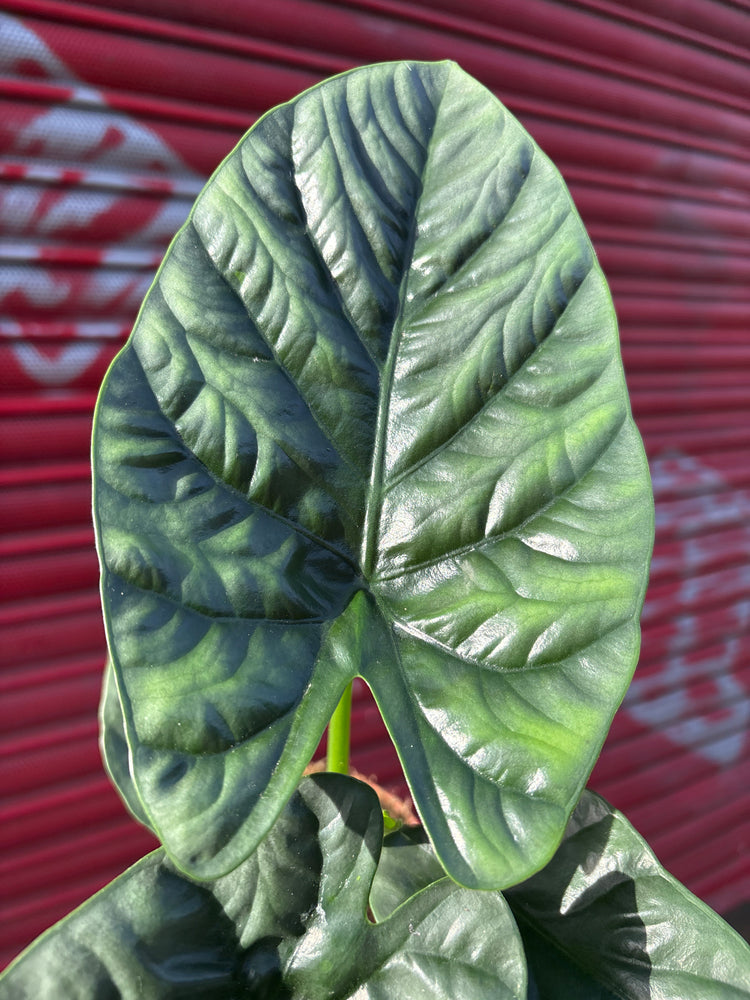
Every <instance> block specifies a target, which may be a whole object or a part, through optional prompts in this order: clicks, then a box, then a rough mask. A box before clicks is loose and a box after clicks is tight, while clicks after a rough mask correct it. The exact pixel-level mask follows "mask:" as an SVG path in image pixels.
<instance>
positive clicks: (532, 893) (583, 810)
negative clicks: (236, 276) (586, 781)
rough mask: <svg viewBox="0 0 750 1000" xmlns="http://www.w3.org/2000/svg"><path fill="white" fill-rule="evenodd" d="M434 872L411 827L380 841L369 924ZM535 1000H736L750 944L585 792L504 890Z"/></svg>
mask: <svg viewBox="0 0 750 1000" xmlns="http://www.w3.org/2000/svg"><path fill="white" fill-rule="evenodd" d="M442 875H443V872H442V869H441V866H440V863H439V862H438V860H437V857H436V856H435V853H434V851H433V849H432V847H431V845H430V843H429V841H428V840H427V839H426V837H425V836H424V833H423V832H422V831H421V830H419V829H404V830H399V831H398V832H396V833H393V834H389V835H388V836H387V837H386V838H385V841H384V846H383V853H382V856H381V859H380V863H379V865H378V869H377V872H376V874H375V878H374V880H373V883H372V889H371V895H370V905H371V906H372V910H373V913H374V914H375V917H376V918H377V919H378V920H384V919H386V918H387V917H389V916H390V914H391V913H393V912H394V911H395V910H396V909H397V908H398V907H399V906H401V905H402V904H404V903H405V902H406V901H407V900H408V899H409V898H410V897H411V896H412V895H414V893H416V892H419V891H420V890H423V889H425V888H426V887H427V886H429V885H432V884H434V883H436V882H437V881H438V880H439V879H440V878H441V877H442ZM505 897H506V899H507V901H508V903H509V904H510V907H511V909H512V910H513V913H514V915H515V916H516V918H517V920H518V922H519V926H520V929H521V935H522V937H523V941H524V946H525V949H526V956H527V959H528V965H529V979H530V995H531V994H532V993H534V991H535V990H536V991H537V992H536V993H535V996H537V997H538V998H539V1000H649V998H654V1000H656V998H659V1000H747V998H749V997H750V948H748V945H747V944H746V943H745V942H744V941H743V940H742V938H740V937H739V935H738V934H736V933H735V931H734V930H732V928H731V927H730V926H729V925H728V924H726V923H725V922H724V921H723V920H722V919H721V918H720V917H719V916H717V915H716V914H715V913H714V912H713V910H711V909H710V908H709V907H707V906H706V905H705V904H704V903H702V902H701V901H700V900H699V899H696V897H695V896H693V895H692V894H691V893H690V892H688V891H687V889H686V888H685V887H684V886H683V885H681V884H680V883H679V882H678V881H677V880H676V879H675V878H674V877H673V876H672V875H670V874H669V872H667V871H666V870H665V869H664V868H663V867H662V866H661V865H660V864H659V862H658V861H657V859H656V857H655V856H654V854H653V852H652V851H651V849H650V848H649V846H648V844H647V843H646V842H645V841H644V840H643V838H642V837H641V836H640V835H639V834H638V833H637V832H636V831H635V830H634V829H633V827H632V826H631V825H630V824H629V823H628V821H627V820H626V819H625V817H624V816H623V815H622V813H620V812H618V811H617V810H616V809H613V808H612V807H611V806H610V805H608V804H607V803H606V802H605V801H604V799H602V798H600V796H598V795H596V794H595V793H594V792H590V791H584V793H583V795H582V796H581V800H580V802H579V803H578V806H577V807H576V809H575V812H574V813H573V816H572V818H571V821H570V823H569V825H568V828H567V830H566V833H565V837H564V838H563V842H562V844H561V845H560V847H559V849H558V851H557V852H556V854H555V856H554V857H553V859H552V860H551V861H550V862H549V864H548V865H547V866H546V867H545V868H544V869H542V871H540V872H539V873H537V874H536V875H534V876H533V877H532V878H531V879H529V880H528V881H526V882H524V883H522V884H521V885H518V886H514V887H512V888H510V889H507V890H506V891H505Z"/></svg>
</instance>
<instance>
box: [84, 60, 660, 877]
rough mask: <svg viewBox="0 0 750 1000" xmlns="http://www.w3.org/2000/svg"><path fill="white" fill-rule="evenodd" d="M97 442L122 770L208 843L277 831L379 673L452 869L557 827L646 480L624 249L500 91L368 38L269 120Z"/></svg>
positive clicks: (591, 725)
mask: <svg viewBox="0 0 750 1000" xmlns="http://www.w3.org/2000/svg"><path fill="white" fill-rule="evenodd" d="M93 457H94V477H95V496H94V498H95V521H96V527H97V537H98V546H99V552H100V558H101V563H102V570H103V586H102V592H103V602H104V610H105V618H106V623H107V631H108V637H109V643H110V648H111V652H112V657H113V661H114V669H115V671H116V674H117V687H118V691H119V697H120V700H121V707H122V713H123V719H124V727H125V731H126V736H127V740H128V743H129V747H130V757H131V761H130V763H131V767H132V777H133V779H134V781H135V786H136V788H137V798H138V801H139V802H141V803H142V804H143V807H144V808H145V810H146V812H147V814H148V817H149V819H150V822H151V823H152V825H153V826H154V827H155V829H156V830H157V831H158V833H159V836H160V837H161V839H162V841H163V843H164V844H165V846H166V848H167V850H168V851H169V852H170V854H171V855H172V857H173V858H174V859H176V861H177V863H178V864H179V865H180V866H181V867H182V868H183V869H184V870H186V871H188V872H192V873H194V874H196V875H198V876H199V877H204V878H209V877H216V876H218V875H221V874H224V873H226V872H227V871H230V870H231V869H232V868H233V867H234V866H236V865H237V864H239V863H240V862H241V861H242V860H243V859H244V858H245V857H247V855H248V854H249V853H250V852H251V851H252V850H254V849H255V847H256V845H257V844H258V843H259V841H260V840H261V839H262V837H263V836H264V834H265V833H266V832H267V830H268V829H269V828H270V826H271V824H272V823H273V821H274V818H275V817H276V816H277V815H278V813H279V810H280V809H281V808H282V807H283V804H284V802H285V801H286V800H287V799H288V797H289V796H290V795H291V794H292V791H293V789H294V787H295V786H296V783H297V781H298V779H299V776H300V774H301V772H302V770H303V768H304V766H305V764H306V763H307V761H308V760H309V758H310V757H311V755H312V753H313V751H314V748H315V746H316V745H317V743H318V740H319V739H320V736H321V733H322V731H323V729H324V727H325V725H326V722H327V720H328V718H329V716H330V714H331V712H332V710H333V708H334V706H335V705H336V703H337V700H338V698H339V696H340V695H341V693H342V691H343V689H344V688H345V686H346V684H347V683H348V681H349V680H350V679H351V678H352V677H353V676H355V675H357V674H359V675H361V676H362V677H363V678H364V679H365V680H366V682H367V683H368V684H369V686H370V687H371V689H372V690H373V692H374V695H375V698H376V700H377V702H378V705H379V707H380V710H381V712H382V714H383V717H384V719H385V722H386V725H387V726H388V729H389V731H390V733H391V736H392V737H393V740H394V742H395V745H396V748H397V750H398V752H399V755H400V757H401V760H402V762H403V765H404V769H405V773H406V776H407V779H408V781H409V784H410V787H411V790H412V793H413V796H414V800H415V803H416V806H417V808H418V810H419V812H420V814H421V816H422V819H423V821H424V823H425V825H426V827H427V829H428V831H429V833H430V836H431V837H432V839H433V841H434V843H435V845H436V849H437V851H438V854H439V856H440V858H441V860H442V862H443V864H444V865H445V867H446V869H447V870H448V871H449V872H450V874H451V875H452V876H453V877H454V878H455V879H456V880H457V881H459V882H461V883H463V884H465V885H468V886H479V887H498V886H503V885H507V884H512V883H515V882H517V881H519V880H520V879H522V878H524V877H526V876H527V875H529V874H531V873H532V872H533V871H535V870H537V869H538V868H539V867H540V866H541V865H542V864H543V863H544V862H546V861H547V860H548V859H549V857H550V856H551V854H552V852H553V851H554V848H555V846H556V845H557V843H558V842H559V839H560V837H561V836H562V833H563V830H564V827H565V823H566V822H567V818H568V816H569V814H570V811H571V809H572V808H573V805H574V803H575V802H576V800H577V798H578V795H579V793H580V790H581V788H582V787H583V784H584V783H585V780H586V777H587V775H588V772H589V770H590V768H591V767H592V765H593V763H594V761H595V759H596V756H597V754H598V752H599V749H600V747H601V744H602V742H603V739H604V736H605V734H606V732H607V729H608V726H609V724H610V722H611V718H612V715H613V713H614V711H615V709H616V707H617V705H618V704H619V702H620V700H621V698H622V695H623V693H624V691H625V689H626V687H627V684H628V681H629V679H630V676H631V672H632V669H633V667H634V664H635V660H636V657H637V651H638V645H639V626H638V616H639V612H640V608H641V604H642V599H643V595H644V590H645V584H646V575H647V563H648V558H649V554H650V548H651V541H652V528H653V512H652V501H651V492H650V484H649V478H648V471H647V465H646V461H645V458H644V454H643V449H642V445H641V442H640V438H639V436H638V433H637V431H636V429H635V426H634V424H633V423H632V420H631V417H630V412H629V406H628V399H627V393H626V389H625V384H624V379H623V373H622V367H621V362H620V357H619V347H618V340H617V330H616V323H615V317H614V312H613V309H612V304H611V301H610V298H609V294H608V291H607V287H606V283H605V280H604V278H603V276H602V273H601V270H600V269H599V267H598V265H597V262H596V260H595V257H594V254H593V252H592V249H591V246H590V243H589V241H588V239H587V236H586V233H585V231H584V229H583V226H582V224H581V222H580V219H579V218H578V216H577V214H576V212H575V209H574V207H573V205H572V203H571V200H570V197H569V195H568V193H567V190H566V188H565V186H564V184H563V182H562V180H561V178H560V176H559V174H558V173H557V171H556V170H555V168H554V167H553V166H552V164H551V163H550V161H549V160H548V159H547V158H546V157H545V156H544V155H543V154H542V153H541V151H540V150H539V149H538V147H537V146H536V145H535V144H534V142H533V141H532V140H531V139H530V138H529V136H528V135H527V134H526V133H525V132H524V131H523V129H522V128H521V127H520V126H519V125H518V123H517V122H516V121H515V120H514V119H513V117H512V116H511V115H510V114H509V113H508V112H507V111H506V110H505V109H504V108H503V107H502V105H501V104H500V103H499V102H498V101H497V100H496V99H495V98H494V97H493V95H492V94H490V93H489V92H488V91H486V90H485V89H484V88H483V87H482V86H480V85H479V84H478V83H477V82H476V81H474V80H472V79H471V78H470V77H468V76H467V75H466V74H465V73H463V72H462V71H461V70H460V69H459V68H458V67H457V66H455V65H454V64H451V63H440V64H419V63H413V64H412V63H401V64H398V65H380V66H375V67H366V68H364V69H360V70H356V71H353V72H351V73H349V74H345V75H343V76H341V77H338V78H335V79H333V80H330V81H328V82H326V83H324V84H321V85H320V86H318V87H316V88H314V89H312V90H311V91H309V92H307V93H305V94H303V95H302V96H301V97H299V98H297V99H296V100H295V101H292V102H291V103H290V104H287V105H285V106H283V107H280V108H277V109H276V110H275V111H273V112H271V113H270V114H268V115H267V116H266V117H265V118H263V119H262V120H261V121H260V122H259V123H258V124H257V125H256V126H255V127H254V128H253V129H252V130H251V131H250V133H249V134H248V135H247V136H246V137H245V138H244V139H243V140H242V142H241V143H240V145H239V146H238V147H237V148H236V149H235V150H234V152H233V153H231V154H230V156H229V157H228V158H227V159H226V160H225V162H224V163H223V164H222V165H221V167H220V168H219V169H218V171H217V172H216V174H215V175H214V176H213V178H212V179H211V180H210V181H209V183H208V185H207V186H206V188H205V190H204V192H203V193H202V194H201V196H200V197H199V199H198V201H197V202H196V205H195V207H194V209H193V211H192V213H191V216H190V219H189V221H188V222H187V224H186V225H185V226H184V228H183V229H182V230H181V231H180V233H179V234H178V236H177V237H176V239H175V241H174V242H173V244H172V246H171V247H170V249H169V251H168V253H167V255H166V258H165V260H164V263H163V265H162V267H161V269H160V271H159V273H158V275H157V278H156V279H155V282H154V284H153V287H152V289H151V290H150V292H149V294H148V296H147V299H146V301H145V303H144V306H143V309H142V311H141V313H140V316H139V319H138V322H137V324H136V327H135V329H134V332H133V334H132V337H131V338H130V340H129V342H128V344H127V346H126V347H125V349H124V350H123V351H122V353H121V354H120V355H119V356H118V358H117V359H116V360H115V362H114V364H113V366H112V368H111V370H110V372H109V374H108V376H107V379H106V381H105V384H104V386H103V389H102V393H101V396H100V401H99V405H98V408H97V413H96V418H95V431H94V447H93Z"/></svg>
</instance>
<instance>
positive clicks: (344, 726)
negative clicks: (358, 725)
mask: <svg viewBox="0 0 750 1000" xmlns="http://www.w3.org/2000/svg"><path fill="white" fill-rule="evenodd" d="M351 719H352V685H351V682H350V683H349V684H347V686H346V690H345V691H344V693H343V694H342V695H341V700H340V701H339V703H338V705H337V706H336V709H335V711H334V713H333V715H332V716H331V721H330V722H329V723H328V750H327V759H326V768H327V770H329V771H334V772H335V773H336V774H348V773H349V740H350V731H351Z"/></svg>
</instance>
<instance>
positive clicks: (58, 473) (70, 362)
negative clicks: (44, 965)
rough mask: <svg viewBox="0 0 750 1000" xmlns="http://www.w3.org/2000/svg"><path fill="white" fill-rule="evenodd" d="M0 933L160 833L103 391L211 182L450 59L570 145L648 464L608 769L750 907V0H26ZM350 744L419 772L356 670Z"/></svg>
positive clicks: (2, 199)
mask: <svg viewBox="0 0 750 1000" xmlns="http://www.w3.org/2000/svg"><path fill="white" fill-rule="evenodd" d="M3 8H4V11H5V13H2V14H0V255H2V258H3V260H2V265H1V266H0V378H1V379H2V387H3V393H2V399H0V417H1V419H2V444H1V446H0V447H1V449H2V451H1V454H2V459H3V464H2V469H0V480H1V481H2V486H3V489H2V494H1V497H2V499H1V500H0V503H1V504H2V519H1V520H0V551H1V552H2V554H3V556H4V561H3V572H2V577H1V580H2V594H1V595H0V623H1V624H2V630H3V643H2V653H1V654H0V655H1V657H2V666H1V670H0V697H2V701H1V702H0V705H1V709H0V710H1V711H2V735H1V736H0V741H1V743H2V751H3V763H2V768H3V771H2V789H1V790H2V821H0V841H1V843H2V852H0V884H1V885H2V886H3V904H2V905H3V912H2V920H3V926H2V942H1V943H2V952H1V956H0V957H2V959H3V960H5V961H7V960H8V959H9V958H10V957H11V956H12V955H13V954H14V953H15V952H16V951H17V950H18V949H19V948H20V947H22V946H23V945H24V944H26V943H27V942H28V941H29V940H30V939H31V938H32V937H33V936H34V935H36V934H37V933H39V932H40V931H41V930H42V929H44V928H45V927H46V926H48V925H49V924H50V923H51V922H52V921H54V920H55V919H57V918H59V917H60V916H62V915H63V914H64V913H65V912H67V911H68V910H69V909H70V908H71V907H73V906H74V905H76V904H77V903H78V902H80V901H81V900H82V899H83V898H84V897H86V896H87V895H88V894H90V893H91V892H92V891H93V890H94V889H96V888H98V887H99V886H100V885H102V884H103V883H104V882H106V881H108V880H109V879H110V878H111V877H112V876H114V875H115V874H116V873H117V872H119V871H120V870H121V869H122V868H123V867H125V866H126V865H127V864H128V863H130V862H131V861H133V860H134V859H135V858H136V857H138V856H139V855H140V854H141V853H143V852H144V851H145V850H147V849H149V847H150V844H151V841H150V838H149V837H148V836H147V835H146V834H145V833H143V831H141V830H140V829H139V828H138V827H136V826H135V825H134V824H133V823H132V822H131V821H130V820H129V819H128V817H127V816H126V815H125V813H124V812H123V809H122V808H121V806H120V805H119V801H118V799H117V798H116V796H115V793H114V792H113V791H111V790H110V788H109V786H108V784H107V780H106V778H105V777H104V775H103V772H102V770H101V766H100V762H99V756H98V750H97V732H96V730H97V725H96V714H95V713H96V705H97V699H98V692H99V682H100V675H101V667H102V662H103V659H104V641H103V634H102V628H101V623H100V614H99V605H98V595H97V566H96V558H95V555H94V550H93V537H92V531H91V527H90V500H89V492H90V482H89V471H88V447H89V443H88V442H89V430H90V422H91V413H92V407H93V403H94V399H95V395H96V391H97V387H98V384H99V381H100V379H101V377H102V375H103V373H104V371H105V369H106V366H107V364H108V362H109V361H110V359H111V358H112V357H113V355H114V353H115V351H116V350H117V349H118V347H119V345H120V344H121V343H122V341H123V339H124V338H125V336H126V335H127V332H128V330H129V328H130V325H131V323H132V320H133V318H134V315H135V312H136V310H137V307H138V304H139V303H140V300H141V298H142V297H143V295H144V293H145V291H146V289H147V288H148V285H149V283H150V280H151V277H152V274H153V271H154V268H155V266H156V263H157V262H158V260H159V258H160V256H161V254H162V253H163V251H164V248H165V246H166V244H167V241H168V239H169V237H170V236H171V234H172V233H173V232H174V231H175V230H176V229H177V227H178V226H179V225H180V224H181V222H182V220H183V219H184V217H185V215H186V213H187V211H188V208H189V205H190V203H191V202H192V200H193V198H194V197H195V195H196V194H197V192H198V190H199V189H200V187H201V185H202V182H203V180H204V178H205V177H206V175H207V174H208V173H209V172H210V171H211V170H212V169H213V168H214V166H216V165H217V164H218V162H219V160H220V159H221V158H222V157H223V156H224V155H225V153H226V152H227V151H228V150H229V149H230V148H231V147H232V146H233V145H234V143H235V142H236V141H237V140H238V138H239V137H240V135H241V134H242V133H243V132H244V131H245V130H246V128H247V127H248V126H249V125H250V124H251V123H252V122H253V120H254V119H255V118H256V117H257V116H258V115H259V114H260V113H261V112H263V111H265V110H266V109H267V108H269V107H271V106H273V105H274V104H276V103H279V102H280V101H283V100H286V99H288V98H290V97H292V96H293V95H294V94H296V93H298V92H299V91H300V90H302V89H303V88H305V87H307V86H309V85H311V84H313V83H314V82H316V81H318V80H320V79H322V78H323V77H325V76H328V75H330V74H332V73H334V72H338V71H340V70H343V69H346V68H348V67H351V66H354V65H358V64H363V63H368V62H377V61H380V60H393V59H400V58H409V59H442V58H451V59H454V60H456V61H457V62H459V63H460V64H461V65H462V66H463V67H464V68H465V69H466V70H468V71H469V72H470V73H472V74H473V75H475V76H476V77H477V78H478V79H480V80H481V81H482V82H484V83H485V84H486V85H487V86H489V87H490V88H491V89H493V90H494V91H495V92H496V93H497V94H498V96H499V97H500V98H501V99H502V100H503V101H504V102H505V103H506V104H507V105H508V106H509V107H510V108H511V110H513V111H514V112H515V113H516V114H517V115H518V116H519V117H520V118H521V120H522V121H523V122H524V123H525V124H526V126H527V127H528V128H529V130H530V131H531V132H532V134H533V135H534V137H535V138H536V139H537V140H538V141H539V143H540V144H541V145H542V146H543V148H545V150H546V151H547V152H548V153H549V154H550V155H551V156H552V158H553V159H554V160H555V161H556V162H557V164H558V165H559V166H560V168H561V170H562V172H563V174H564V175H565V177H566V179H567V181H568V183H569V185H570V187H571V190H572V192H573V195H574V197H575V199H576V202H577V204H578V205H579V208H580V210H581V213H582V215H583V217H584V220H585V222H586V223H587V225H588V227H589V229H590V232H591V234H592V237H593V239H594V243H595V245H596V248H597V251H598V253H599V255H600V259H601V262H602V264H603V266H604V269H605V271H606V273H607V275H608V277H609V279H610V282H611V286H612V289H613V292H614V296H615V299H616V305H617V309H618V314H619V317H620V323H621V330H622V345H623V356H624V360H625V365H626V369H627V374H628V380H629V384H630V388H631V393H632V402H633V410H634V413H635V416H636V419H637V420H638V422H639V425H640V427H641V430H642V432H643V435H644V438H645V442H646V448H647V450H648V454H649V459H650V461H651V466H652V472H653V478H654V488H655V493H656V498H657V544H656V551H655V557H654V563H653V572H652V581H651V587H650V592H649V597H648V600H647V605H646V610H645V614H644V619H643V624H644V629H643V647H642V660H641V664H640V666H639V668H638V672H637V674H636V680H635V682H634V685H633V687H632V690H631V692H630V694H629V695H628V697H627V699H626V702H625V704H624V706H623V708H622V710H621V712H620V713H619V714H618V716H617V718H616V720H615V723H614V726H613V728H612V733H611V737H610V739H609V741H608V744H607V746H606V748H605V752H604V754H603V756H602V759H601V761H600V763H599V765H598V766H597V768H596V771H595V773H594V779H593V784H594V786H595V787H597V788H598V789H599V790H600V791H602V792H603V793H604V794H605V795H607V796H608V797H609V798H610V799H611V800H612V801H613V802H614V803H615V804H616V805H618V806H621V807H622V808H623V809H624V810H625V811H626V812H627V813H628V815H629V817H630V818H631V819H632V821H633V822H634V823H635V824H636V825H637V826H638V827H639V828H640V829H641V830H642V832H643V833H644V834H645V835H646V836H647V837H648V838H649V839H650V840H651V841H652V842H653V844H654V846H655V848H656V850H657V852H658V853H659V855H660V857H661V859H662V860H663V861H664V862H665V863H666V864H667V865H668V866H669V867H670V868H671V869H672V870H673V871H674V873H675V874H676V875H677V876H678V877H680V878H681V879H683V880H684V881H685V882H686V883H687V884H688V886H689V887H690V888H691V889H693V891H695V892H697V893H698V894H699V895H701V896H703V897H704V898H705V899H706V900H707V901H708V902H709V903H710V904H711V905H712V906H714V907H716V908H717V909H719V910H720V911H727V910H728V909H730V908H733V907H735V906H737V905H738V904H740V903H742V902H744V901H747V900H748V899H750V851H748V846H749V844H748V841H749V839H750V808H749V805H750V799H749V797H748V788H749V787H750V780H749V779H750V766H749V765H750V737H748V731H749V729H750V668H748V666H747V663H748V658H747V655H746V654H745V655H743V651H744V650H745V649H746V648H747V645H748V638H750V568H749V567H750V560H749V557H750V462H749V461H748V455H749V453H750V449H749V448H748V445H749V444H750V420H748V417H749V416H750V412H749V411H750V340H749V339H748V325H749V320H750V293H749V292H748V288H749V287H750V281H749V280H748V279H750V250H749V247H750V244H749V243H748V237H749V236H750V114H748V112H749V111H750V72H748V60H747V53H748V51H750V13H749V12H748V8H747V6H746V4H745V3H744V2H739V0H738V2H734V3H730V2H726V3H721V2H718V0H679V2H678V0H658V2H656V0H628V3H625V2H624V0H623V2H615V0H578V2H576V3H564V2H562V0H524V2H523V3H487V2H486V0H462V2H461V3H459V2H457V0H421V2H416V0H412V2H405V0H348V2H340V3H336V2H330V3H322V2H320V3H319V2H315V0H256V2H254V3H252V4H248V3H245V2H244V0H213V2H212V3H210V4H206V3H201V2H198V0H99V2H95V0H92V3H91V4H78V3H75V2H64V0H5V2H4V4H3ZM355 710H356V719H355V725H354V732H355V734H356V735H355V739H356V754H355V763H356V764H357V766H359V768H360V769H361V770H363V771H366V772H373V773H377V774H378V775H379V777H380V779H381V781H382V782H384V783H386V784H387V783H396V784H397V783H398V782H399V780H400V779H399V770H398V765H397V762H396V759H395V755H394V753H393V751H392V750H391V749H390V747H389V745H388V742H387V738H386V736H385V734H384V731H383V728H382V725H381V724H380V722H379V719H378V716H377V713H376V711H375V709H374V707H373V706H372V704H371V702H370V701H369V700H368V697H367V693H366V692H365V691H364V690H361V689H360V690H358V691H357V694H356V699H355Z"/></svg>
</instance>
